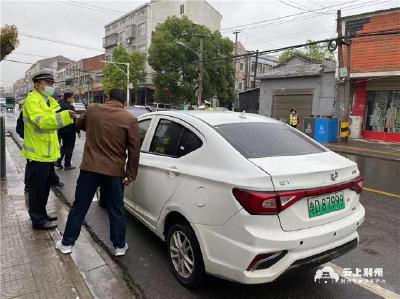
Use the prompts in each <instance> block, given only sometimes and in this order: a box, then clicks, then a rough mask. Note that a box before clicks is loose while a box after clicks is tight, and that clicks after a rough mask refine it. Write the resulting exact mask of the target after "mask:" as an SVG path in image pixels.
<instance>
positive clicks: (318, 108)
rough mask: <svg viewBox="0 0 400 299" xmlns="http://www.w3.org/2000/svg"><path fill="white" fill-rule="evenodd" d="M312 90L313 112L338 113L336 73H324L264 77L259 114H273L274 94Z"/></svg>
mask: <svg viewBox="0 0 400 299" xmlns="http://www.w3.org/2000/svg"><path fill="white" fill-rule="evenodd" d="M307 89H308V90H312V94H313V105H312V114H315V115H317V114H334V115H336V108H335V107H334V104H335V96H336V81H335V73H333V72H332V73H324V75H323V76H316V77H294V78H282V79H268V80H266V79H264V80H261V83H260V109H259V114H262V115H266V116H271V114H272V101H273V96H274V94H285V93H291V94H295V90H307Z"/></svg>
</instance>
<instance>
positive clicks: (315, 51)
mask: <svg viewBox="0 0 400 299" xmlns="http://www.w3.org/2000/svg"><path fill="white" fill-rule="evenodd" d="M311 42H312V41H311V40H308V41H307V43H311ZM304 48H305V49H304V51H302V50H299V49H289V50H286V51H285V52H283V53H282V54H281V55H280V56H279V63H282V62H284V61H286V60H288V59H289V58H291V57H293V56H296V55H300V56H303V57H305V58H308V59H312V60H314V61H316V62H319V63H321V62H322V61H323V60H324V59H329V60H334V59H335V54H334V53H333V52H331V51H329V50H328V48H327V45H326V44H315V45H308V46H305V47H304Z"/></svg>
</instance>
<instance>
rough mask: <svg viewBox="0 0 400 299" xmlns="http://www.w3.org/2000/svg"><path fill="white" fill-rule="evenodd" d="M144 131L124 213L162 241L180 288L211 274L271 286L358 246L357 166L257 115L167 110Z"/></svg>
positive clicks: (145, 123)
mask: <svg viewBox="0 0 400 299" xmlns="http://www.w3.org/2000/svg"><path fill="white" fill-rule="evenodd" d="M138 123H139V133H140V140H141V153H140V161H139V171H138V176H137V178H136V181H135V182H134V184H132V185H131V186H128V187H126V188H125V193H124V202H125V206H126V208H127V210H128V211H129V212H131V213H132V214H133V215H134V216H136V217H137V218H138V219H139V220H140V221H141V222H142V223H144V224H145V225H146V226H147V227H148V228H149V229H150V230H151V231H152V232H154V233H155V234H156V235H157V236H159V237H160V238H161V239H162V240H164V241H165V242H166V250H167V256H168V259H169V264H170V266H171V269H172V272H173V273H174V275H175V277H176V278H177V279H178V280H179V282H180V283H182V284H183V285H184V286H186V287H194V286H198V285H200V284H201V283H202V281H203V279H204V277H205V275H206V273H208V274H211V275H215V276H218V277H224V278H226V279H229V280H233V281H237V282H240V283H245V284H258V283H266V282H271V281H273V280H275V279H277V278H278V277H279V276H280V275H281V274H282V273H284V272H286V271H287V270H290V269H293V268H297V267H300V266H305V265H307V266H309V265H319V264H322V263H325V262H327V261H329V260H332V259H334V258H337V257H339V256H340V255H343V254H344V253H346V252H348V251H350V250H352V249H353V248H355V247H356V246H357V244H358V240H359V235H358V229H359V227H360V226H361V224H362V223H363V221H364V216H365V210H364V207H363V206H362V205H361V203H360V194H361V191H362V182H363V179H362V177H361V176H360V172H359V170H358V167H357V164H356V163H355V162H353V161H350V160H348V159H346V158H344V157H343V156H340V155H338V154H336V153H334V152H332V151H330V150H329V149H327V148H325V147H323V146H322V145H320V144H319V143H317V142H315V141H314V140H312V139H311V138H309V137H308V136H306V135H305V134H303V133H301V132H299V131H298V130H296V129H294V128H291V127H290V126H289V125H287V124H283V123H281V122H278V121H276V120H273V119H271V118H268V117H265V116H261V115H257V114H246V113H235V112H217V111H215V112H213V113H209V112H205V111H196V110H194V111H193V110H192V111H188V110H187V111H163V112H153V113H150V114H145V115H142V116H139V118H138ZM155 184H156V185H157V186H156V187H155Z"/></svg>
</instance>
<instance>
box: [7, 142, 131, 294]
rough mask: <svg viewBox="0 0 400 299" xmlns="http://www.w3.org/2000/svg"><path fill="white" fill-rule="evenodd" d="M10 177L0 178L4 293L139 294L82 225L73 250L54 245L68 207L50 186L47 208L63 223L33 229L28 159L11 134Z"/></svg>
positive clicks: (8, 174)
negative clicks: (25, 182)
mask: <svg viewBox="0 0 400 299" xmlns="http://www.w3.org/2000/svg"><path fill="white" fill-rule="evenodd" d="M6 145H7V156H6V159H7V165H6V167H7V180H6V181H2V182H1V183H0V189H1V190H0V192H1V200H0V216H1V223H0V228H1V230H0V239H1V243H0V256H1V263H0V274H1V281H0V293H1V295H0V298H74V299H76V298H134V296H133V295H132V294H131V293H130V291H129V289H128V287H127V286H126V284H125V281H124V280H123V274H122V272H121V271H120V269H119V267H118V266H117V265H116V264H115V263H114V262H113V261H112V259H110V257H109V256H108V254H107V253H106V252H105V251H104V250H103V249H102V248H100V247H99V246H98V245H97V244H96V243H95V242H94V241H93V240H92V239H91V237H90V234H89V233H88V232H87V231H86V230H85V229H82V233H81V235H80V237H79V239H78V241H77V243H76V245H75V246H74V249H73V253H72V254H71V255H63V254H61V253H60V252H59V251H57V250H56V249H55V247H54V243H55V242H56V241H57V240H59V239H60V231H61V232H62V231H63V230H64V225H65V222H66V217H67V216H68V211H67V207H66V206H65V205H64V204H63V203H62V202H61V201H60V200H59V199H58V198H57V197H56V196H55V195H54V194H53V193H52V192H51V194H50V197H49V202H48V205H47V210H48V212H49V214H50V215H57V217H58V220H57V224H58V229H56V230H53V231H37V230H33V229H32V225H31V221H30V219H29V215H28V212H27V206H26V202H25V196H24V192H23V189H24V185H23V176H24V166H25V161H24V159H23V158H22V157H19V156H18V155H16V153H18V148H17V145H16V144H15V142H14V141H12V140H11V138H7V140H6Z"/></svg>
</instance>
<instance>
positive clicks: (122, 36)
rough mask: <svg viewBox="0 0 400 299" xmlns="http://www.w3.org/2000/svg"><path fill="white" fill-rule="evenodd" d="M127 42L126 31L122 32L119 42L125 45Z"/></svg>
mask: <svg viewBox="0 0 400 299" xmlns="http://www.w3.org/2000/svg"><path fill="white" fill-rule="evenodd" d="M125 40H126V34H125V31H121V33H120V34H119V42H120V43H123V42H124V41H125Z"/></svg>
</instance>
